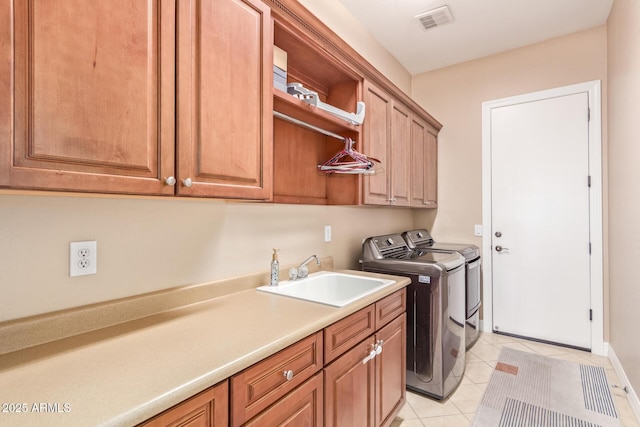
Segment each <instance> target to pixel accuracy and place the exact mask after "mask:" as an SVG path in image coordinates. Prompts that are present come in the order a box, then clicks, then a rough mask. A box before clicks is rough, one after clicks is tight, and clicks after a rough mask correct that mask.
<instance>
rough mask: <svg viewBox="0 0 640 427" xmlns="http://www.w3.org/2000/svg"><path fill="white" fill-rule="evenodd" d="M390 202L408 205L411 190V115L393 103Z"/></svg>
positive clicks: (400, 105)
mask: <svg viewBox="0 0 640 427" xmlns="http://www.w3.org/2000/svg"><path fill="white" fill-rule="evenodd" d="M391 135H392V136H391V153H390V154H391V166H390V169H391V170H390V171H389V174H390V175H391V204H392V205H393V206H410V205H411V200H410V190H411V177H410V175H411V163H410V159H409V157H410V156H409V154H410V152H411V116H410V115H409V111H408V110H406V109H405V107H404V106H403V105H402V104H400V103H397V102H394V103H393V109H392V114H391Z"/></svg>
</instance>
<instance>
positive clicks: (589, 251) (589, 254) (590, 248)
mask: <svg viewBox="0 0 640 427" xmlns="http://www.w3.org/2000/svg"><path fill="white" fill-rule="evenodd" d="M589 255H591V242H589Z"/></svg>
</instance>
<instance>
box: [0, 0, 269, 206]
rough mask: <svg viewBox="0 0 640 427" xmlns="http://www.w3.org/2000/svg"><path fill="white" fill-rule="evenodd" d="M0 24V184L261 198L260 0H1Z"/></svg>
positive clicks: (265, 86) (264, 59) (264, 129)
mask: <svg viewBox="0 0 640 427" xmlns="http://www.w3.org/2000/svg"><path fill="white" fill-rule="evenodd" d="M176 12H177V15H176ZM0 20H1V22H2V25H0V27H2V30H1V32H0V57H1V58H2V61H1V64H2V65H0V66H1V67H3V68H2V69H0V75H1V76H2V77H0V79H2V80H1V82H0V99H1V100H0V102H2V103H4V104H3V105H2V109H1V110H2V111H3V112H7V114H4V113H3V114H2V116H1V117H0V162H1V167H0V185H2V186H9V187H13V188H30V189H52V190H71V191H87V192H103V193H129V194H161V195H173V194H178V195H186V196H210V197H225V198H249V199H270V198H271V189H272V166H271V160H272V151H271V150H272V98H271V80H270V77H271V72H272V70H271V64H272V49H273V48H272V46H273V44H272V24H271V17H270V10H269V8H268V7H266V6H265V5H264V4H263V3H262V2H260V1H258V0H215V1H206V2H205V1H198V0H191V1H188V0H185V1H180V2H176V1H175V0H157V1H148V2H142V3H139V2H133V3H132V2H130V1H124V0H113V1H109V2H86V1H80V0H58V1H55V2H50V1H43V0H33V1H24V2H23V1H20V2H14V1H11V0H1V2H0ZM176 23H177V24H176ZM238 28H242V31H238ZM176 71H177V72H176ZM176 95H177V96H176ZM175 135H177V139H176V136H175ZM176 180H177V182H176ZM174 182H175V185H174V184H173V183H174Z"/></svg>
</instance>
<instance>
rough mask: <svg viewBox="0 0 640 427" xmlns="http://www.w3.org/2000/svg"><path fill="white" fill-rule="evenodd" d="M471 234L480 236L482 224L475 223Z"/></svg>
mask: <svg viewBox="0 0 640 427" xmlns="http://www.w3.org/2000/svg"><path fill="white" fill-rule="evenodd" d="M473 234H474V235H476V236H482V224H476V225H475V228H474V230H473Z"/></svg>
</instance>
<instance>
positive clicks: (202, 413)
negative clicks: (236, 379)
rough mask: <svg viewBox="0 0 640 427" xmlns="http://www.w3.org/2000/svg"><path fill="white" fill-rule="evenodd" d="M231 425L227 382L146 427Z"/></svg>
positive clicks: (152, 420)
mask: <svg viewBox="0 0 640 427" xmlns="http://www.w3.org/2000/svg"><path fill="white" fill-rule="evenodd" d="M228 425H229V385H228V382H227V381H224V382H223V383H220V384H218V385H216V386H213V387H211V388H210V389H208V390H205V391H203V392H202V393H200V394H198V395H196V396H194V397H192V398H190V399H188V400H186V401H184V402H183V403H180V404H179V405H176V406H174V407H173V408H171V409H168V410H167V411H165V412H163V413H162V414H160V415H158V416H156V417H155V418H152V419H151V420H149V421H147V422H145V423H143V424H141V426H144V427H165V426H172V427H214V426H215V427H223V426H228Z"/></svg>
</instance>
